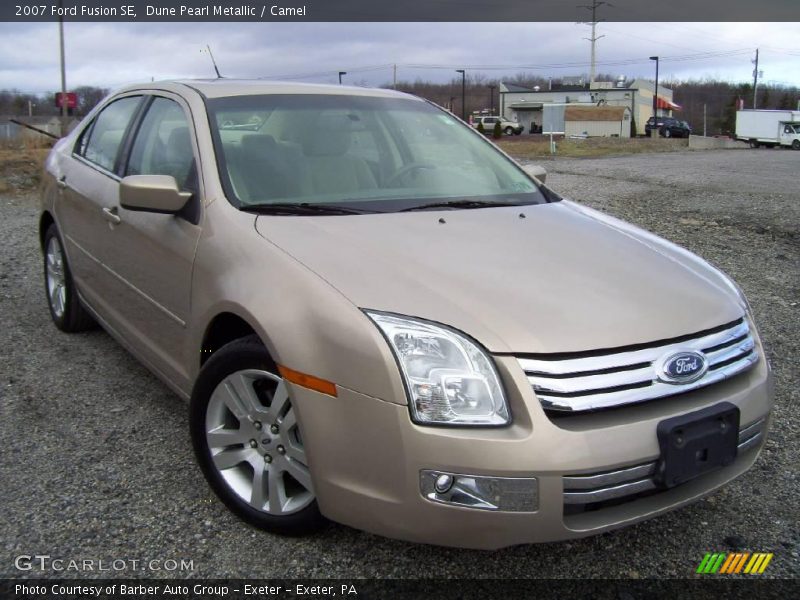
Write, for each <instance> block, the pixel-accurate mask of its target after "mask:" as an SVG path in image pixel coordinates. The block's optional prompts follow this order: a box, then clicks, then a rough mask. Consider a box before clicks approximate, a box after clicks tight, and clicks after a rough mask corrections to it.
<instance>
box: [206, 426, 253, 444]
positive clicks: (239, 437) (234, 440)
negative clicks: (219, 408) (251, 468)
mask: <svg viewBox="0 0 800 600" xmlns="http://www.w3.org/2000/svg"><path fill="white" fill-rule="evenodd" d="M206 439H207V440H208V445H209V447H210V448H224V447H226V446H234V445H236V444H246V443H247V442H248V440H249V439H250V436H249V435H248V434H247V433H246V432H244V431H242V430H241V429H223V428H222V427H218V428H217V429H212V430H211V431H209V432H208V433H207V434H206Z"/></svg>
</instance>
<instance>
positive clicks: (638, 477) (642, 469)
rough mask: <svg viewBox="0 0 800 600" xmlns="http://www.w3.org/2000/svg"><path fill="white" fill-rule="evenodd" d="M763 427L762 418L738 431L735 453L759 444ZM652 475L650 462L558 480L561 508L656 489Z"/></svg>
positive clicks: (653, 464)
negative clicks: (561, 491)
mask: <svg viewBox="0 0 800 600" xmlns="http://www.w3.org/2000/svg"><path fill="white" fill-rule="evenodd" d="M765 423H766V418H762V419H759V420H758V421H756V422H754V423H751V424H750V425H747V426H746V427H742V428H741V429H740V430H739V443H738V452H744V451H746V450H749V449H750V448H752V447H753V446H755V445H757V444H758V443H759V442H760V440H761V439H762V436H763V435H764V425H765ZM655 472H656V461H653V462H648V463H644V464H640V465H635V466H632V467H623V468H619V469H615V470H613V471H602V472H599V473H588V474H585V475H565V476H563V477H562V478H561V479H562V481H563V483H564V504H572V505H580V504H591V503H593V502H603V501H605V500H614V499H617V498H624V497H625V496H631V495H633V494H638V493H641V492H646V491H649V490H653V489H655V488H656V484H655V481H653V475H654V474H655Z"/></svg>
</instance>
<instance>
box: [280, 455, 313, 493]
mask: <svg viewBox="0 0 800 600" xmlns="http://www.w3.org/2000/svg"><path fill="white" fill-rule="evenodd" d="M286 465H287V467H286V470H287V471H288V472H289V475H291V476H292V477H294V478H295V479H296V480H297V483H299V484H300V485H302V486H303V487H304V488H306V489H307V490H308V491H309V492H311V491H313V489H314V486H313V485H312V484H311V473H310V472H309V470H308V467H306V466H305V465H303V464H300V463H299V462H297V461H293V460H289V461H286Z"/></svg>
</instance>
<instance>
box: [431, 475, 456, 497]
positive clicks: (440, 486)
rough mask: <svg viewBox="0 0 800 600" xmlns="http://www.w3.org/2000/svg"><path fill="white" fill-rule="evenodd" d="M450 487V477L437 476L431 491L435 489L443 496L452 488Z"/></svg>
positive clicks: (451, 481) (451, 479) (451, 477)
mask: <svg viewBox="0 0 800 600" xmlns="http://www.w3.org/2000/svg"><path fill="white" fill-rule="evenodd" d="M452 485H453V476H452V475H439V476H438V477H437V478H436V483H434V484H433V489H435V490H436V491H437V493H439V494H444V493H445V492H447V491H448V490H449V489H450V488H451V487H452Z"/></svg>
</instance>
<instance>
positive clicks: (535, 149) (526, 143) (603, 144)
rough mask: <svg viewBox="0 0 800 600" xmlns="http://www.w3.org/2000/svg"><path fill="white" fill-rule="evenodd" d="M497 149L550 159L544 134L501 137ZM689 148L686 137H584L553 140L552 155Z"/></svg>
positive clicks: (666, 150) (574, 155)
mask: <svg viewBox="0 0 800 600" xmlns="http://www.w3.org/2000/svg"><path fill="white" fill-rule="evenodd" d="M496 143H497V145H498V146H500V148H502V149H503V150H504V151H505V152H508V153H509V154H510V155H511V156H513V157H514V158H517V159H530V158H551V157H552V156H553V155H551V154H550V139H549V138H547V137H544V136H529V137H528V138H510V137H509V138H504V139H502V140H500V141H498V142H496ZM688 148H689V140H688V139H679V140H677V139H669V140H667V139H655V140H654V139H650V138H601V137H598V138H586V139H584V140H573V139H565V138H561V139H556V154H555V156H564V157H570V158H582V157H599V156H619V155H624V154H641V153H643V152H680V151H682V150H687V149H688Z"/></svg>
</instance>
